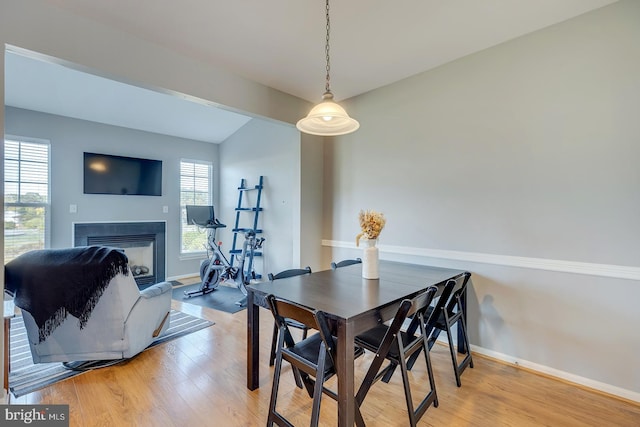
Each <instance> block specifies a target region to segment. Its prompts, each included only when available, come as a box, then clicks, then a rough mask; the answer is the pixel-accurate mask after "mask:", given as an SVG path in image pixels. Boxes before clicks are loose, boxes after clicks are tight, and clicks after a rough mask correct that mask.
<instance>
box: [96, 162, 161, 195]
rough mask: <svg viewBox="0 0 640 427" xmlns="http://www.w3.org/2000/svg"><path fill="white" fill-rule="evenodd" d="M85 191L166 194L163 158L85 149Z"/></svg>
mask: <svg viewBox="0 0 640 427" xmlns="http://www.w3.org/2000/svg"><path fill="white" fill-rule="evenodd" d="M84 193H85V194H123V195H131V196H161V195H162V161H161V160H149V159H137V158H133V157H123V156H112V155H109V154H96V153H84Z"/></svg>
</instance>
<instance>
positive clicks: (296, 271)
mask: <svg viewBox="0 0 640 427" xmlns="http://www.w3.org/2000/svg"><path fill="white" fill-rule="evenodd" d="M304 274H311V267H305V268H292V269H290V270H284V271H281V272H280V273H277V274H272V273H269V274H268V275H267V277H269V280H270V281H272V282H273V281H274V280H279V279H286V278H288V277H295V276H302V275H304ZM287 324H288V326H289V327H291V328H296V329H300V330H301V331H302V339H305V338H306V337H307V332H308V331H309V328H308V327H307V326H306V325H304V324H302V323H300V322H296V321H295V320H293V319H288V320H287ZM277 342H278V325H277V324H274V325H273V336H272V337H271V353H270V355H269V366H273V363H274V361H275V360H276V344H277Z"/></svg>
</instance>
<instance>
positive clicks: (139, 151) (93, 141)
mask: <svg viewBox="0 0 640 427" xmlns="http://www.w3.org/2000/svg"><path fill="white" fill-rule="evenodd" d="M5 132H6V133H7V134H10V135H18V136H24V137H31V138H41V139H47V140H49V141H50V142H51V227H50V229H51V242H50V246H51V247H52V248H63V247H70V246H73V241H72V240H71V239H72V230H73V223H74V222H92V221H166V223H167V229H166V230H167V236H166V237H167V277H180V276H184V275H189V274H194V273H196V272H197V271H198V266H199V262H200V260H199V259H191V260H189V259H187V260H181V259H180V210H179V205H180V179H179V176H180V159H182V158H186V159H197V160H206V161H210V162H212V163H213V168H214V170H216V169H217V168H218V163H219V162H218V145H216V144H210V143H206V142H199V141H192V140H187V139H181V138H175V137H170V136H166V135H159V134H154V133H149V132H142V131H137V130H132V129H126V128H121V127H116V126H109V125H103V124H100V123H95V122H89V121H85V120H77V119H71V118H67V117H61V116H56V115H52V114H44V113H38V112H35V111H29V110H23V109H19V108H11V107H5ZM84 151H89V152H97V153H106V154H115V155H121V156H130V157H143V158H152V159H154V160H162V196H161V197H155V196H153V197H151V196H119V195H103V194H83V169H82V168H83V166H82V165H83V152H84ZM212 184H213V186H214V187H213V188H214V189H215V188H217V184H218V183H217V180H214V182H213V183H212ZM214 193H215V191H214ZM70 204H75V205H77V208H78V212H77V213H69V205H70ZM163 206H168V207H169V212H168V213H163V211H162V208H163Z"/></svg>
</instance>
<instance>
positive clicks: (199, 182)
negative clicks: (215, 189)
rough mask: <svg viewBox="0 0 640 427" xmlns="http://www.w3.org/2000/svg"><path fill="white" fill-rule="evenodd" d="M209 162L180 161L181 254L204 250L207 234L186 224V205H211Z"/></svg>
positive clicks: (210, 169)
mask: <svg viewBox="0 0 640 427" xmlns="http://www.w3.org/2000/svg"><path fill="white" fill-rule="evenodd" d="M212 169H213V167H212V165H211V163H210V162H204V161H199V160H181V161H180V217H181V221H180V224H181V230H182V233H181V248H180V251H181V252H182V253H183V254H193V253H198V252H204V251H205V250H206V243H207V234H206V232H205V231H204V230H200V229H198V227H197V226H195V225H192V224H191V225H189V224H187V210H186V207H185V206H186V205H211V200H212V194H211V173H212Z"/></svg>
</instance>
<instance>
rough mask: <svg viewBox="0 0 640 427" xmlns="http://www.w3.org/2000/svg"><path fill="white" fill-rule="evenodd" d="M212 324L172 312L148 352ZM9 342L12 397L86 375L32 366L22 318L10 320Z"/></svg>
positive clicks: (50, 366)
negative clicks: (163, 330) (165, 327)
mask: <svg viewBox="0 0 640 427" xmlns="http://www.w3.org/2000/svg"><path fill="white" fill-rule="evenodd" d="M213 324H214V323H213V322H210V321H208V320H204V319H200V318H198V317H195V316H191V315H189V314H186V313H182V312H180V311H176V310H171V315H170V317H169V329H167V330H166V331H165V333H164V334H162V335H160V336H159V337H158V338H157V339H156V340H155V341H154V342H152V343H151V345H149V347H147V349H149V348H151V347H155V346H156V345H158V344H162V343H164V342H167V341H170V340H172V339H175V338H178V337H181V336H184V335H187V334H190V333H192V332H195V331H198V330H200V329H204V328H206V327H208V326H211V325H213ZM10 339H11V349H10V355H9V357H10V360H11V371H10V372H9V390H10V391H11V393H13V395H14V396H15V397H20V396H22V395H25V394H27V393H31V392H33V391H36V390H39V389H41V388H44V387H46V386H48V385H51V384H53V383H55V382H58V381H61V380H64V379H66V378H70V377H73V376H75V375H79V374H81V373H83V372H86V371H72V370H69V369H65V368H64V367H63V366H62V363H38V364H36V365H34V364H33V361H32V360H31V350H30V349H29V343H28V342H27V332H26V330H25V327H24V322H23V321H22V316H16V317H14V318H13V319H11V335H10Z"/></svg>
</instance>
